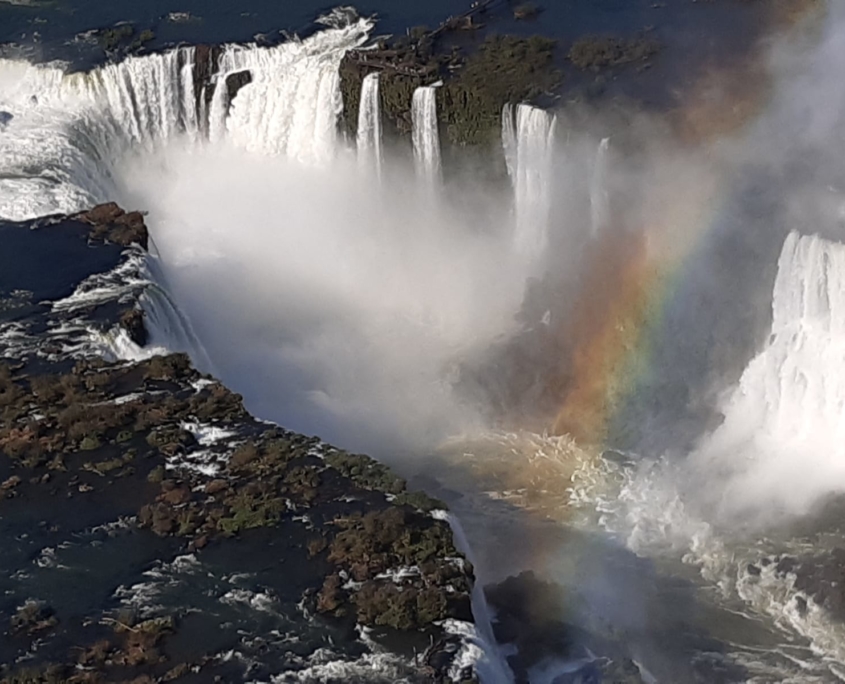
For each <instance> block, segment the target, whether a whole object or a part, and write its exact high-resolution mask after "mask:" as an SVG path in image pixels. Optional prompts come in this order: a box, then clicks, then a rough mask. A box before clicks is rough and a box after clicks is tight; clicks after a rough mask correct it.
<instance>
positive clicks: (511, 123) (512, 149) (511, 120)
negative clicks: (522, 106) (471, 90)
mask: <svg viewBox="0 0 845 684" xmlns="http://www.w3.org/2000/svg"><path fill="white" fill-rule="evenodd" d="M515 117H516V112H515V108H514V106H513V105H512V104H511V103H510V102H507V103H505V106H504V107H502V151H503V152H504V155H505V166H506V168H507V170H508V177H509V178H511V179H514V178H516V164H517V162H516V159H517V156H516V155H517V140H516V120H515Z"/></svg>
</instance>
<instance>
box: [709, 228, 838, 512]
mask: <svg viewBox="0 0 845 684" xmlns="http://www.w3.org/2000/svg"><path fill="white" fill-rule="evenodd" d="M772 315H773V320H772V328H771V334H770V336H769V339H768V342H767V344H766V346H765V348H764V349H763V351H761V352H760V354H758V355H757V357H755V358H754V359H753V360H752V361H751V362H750V363H749V364H748V366H747V368H746V369H745V371H744V372H743V374H742V377H741V379H740V382H739V386H738V387H737V388H736V390H735V391H734V392H733V393H732V395H731V396H730V397H729V398H728V400H727V402H726V405H725V406H724V409H723V410H724V413H725V421H724V423H723V424H722V425H721V426H720V427H719V428H718V429H717V430H716V431H715V432H714V433H713V435H712V437H711V438H710V439H708V440H707V442H706V443H705V444H704V445H703V447H702V449H701V451H700V453H699V454H698V459H699V462H700V464H701V467H702V469H705V470H706V469H712V468H713V464H714V463H716V465H717V468H718V469H720V470H721V471H722V472H725V471H727V472H728V473H730V474H731V475H732V478H733V479H732V484H731V485H730V486H728V487H726V488H725V498H726V504H727V505H729V506H732V507H737V506H741V505H743V503H745V502H747V503H750V504H753V503H759V502H760V501H764V503H767V504H770V503H776V504H779V505H780V506H781V507H783V506H785V507H787V509H789V510H798V511H800V510H803V509H804V508H805V507H806V506H809V505H810V504H811V503H812V502H813V501H814V500H815V499H816V498H817V497H818V496H820V495H822V494H825V493H829V492H842V491H845V421H843V420H842V416H843V415H845V245H843V244H840V243H835V242H830V241H828V240H825V239H822V238H820V237H817V236H799V235H798V233H795V232H793V233H791V234H790V235H789V236H788V237H787V239H786V241H785V243H784V246H783V251H782V252H781V255H780V259H779V261H778V272H777V277H776V280H775V285H774V292H773V299H772ZM770 510H771V509H770Z"/></svg>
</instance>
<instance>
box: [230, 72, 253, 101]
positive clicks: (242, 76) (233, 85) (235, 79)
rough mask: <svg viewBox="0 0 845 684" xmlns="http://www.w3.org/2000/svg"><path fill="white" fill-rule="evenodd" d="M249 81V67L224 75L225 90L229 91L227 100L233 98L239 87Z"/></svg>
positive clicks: (250, 75)
mask: <svg viewBox="0 0 845 684" xmlns="http://www.w3.org/2000/svg"><path fill="white" fill-rule="evenodd" d="M250 83H252V72H250V71H249V69H245V70H244V71H238V72H235V73H234V74H229V75H228V76H227V77H226V90H227V91H228V93H229V102H231V101H232V100H234V99H235V96H236V95H237V94H238V91H239V90H240V89H241V88H243V87H244V86H245V85H249V84H250Z"/></svg>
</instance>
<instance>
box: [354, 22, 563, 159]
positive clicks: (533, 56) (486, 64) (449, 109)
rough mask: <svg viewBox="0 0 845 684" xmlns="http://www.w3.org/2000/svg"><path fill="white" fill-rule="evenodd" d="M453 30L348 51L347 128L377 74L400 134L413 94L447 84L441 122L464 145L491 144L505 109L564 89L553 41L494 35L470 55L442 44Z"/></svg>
mask: <svg viewBox="0 0 845 684" xmlns="http://www.w3.org/2000/svg"><path fill="white" fill-rule="evenodd" d="M455 30H458V29H456V28H454V27H453V28H450V29H446V28H444V27H441V28H440V29H438V30H437V31H434V32H428V33H423V34H422V35H421V36H420V37H418V38H417V39H416V41H415V42H412V43H411V44H410V45H406V44H404V43H402V42H400V43H398V44H390V45H386V44H385V45H383V46H381V49H379V50H377V51H375V52H373V51H360V52H359V51H352V52H349V53H348V54H347V55H346V56H345V57H344V60H343V62H342V63H341V67H340V79H341V92H342V94H343V102H344V121H345V126H346V128H347V131H348V132H349V133H350V134H351V135H354V133H355V131H356V127H357V122H358V108H359V104H360V102H359V101H360V91H361V83H362V81H363V79H364V77H365V76H366V75H367V74H369V73H371V72H372V71H378V72H379V73H380V74H381V80H380V83H379V91H380V95H381V106H382V115H383V117H384V118H385V120H386V122H387V125H388V127H389V128H390V129H392V131H393V132H394V134H398V135H408V134H410V132H411V98H412V96H413V93H414V90H415V89H416V88H417V87H419V86H423V85H430V84H432V83H435V82H436V81H442V82H443V86H442V87H441V88H439V89H438V91H437V110H438V118H439V119H440V121H442V122H443V124H444V126H445V131H446V136H447V139H448V141H449V142H451V143H452V144H454V145H461V146H463V145H480V144H494V143H495V142H497V141H498V136H499V134H500V130H501V112H502V107H503V106H504V105H505V104H507V103H509V102H523V101H530V100H532V99H533V98H536V97H537V96H539V95H541V94H543V93H546V92H549V91H552V90H554V89H555V88H556V87H557V86H558V85H559V84H560V82H561V79H562V75H561V73H560V72H559V71H558V70H557V69H556V68H555V65H554V50H555V45H556V42H555V41H554V40H551V39H548V38H543V37H540V36H533V37H530V38H523V37H516V36H496V35H493V36H489V37H488V38H487V39H486V40H484V41H483V42H482V43H481V44H480V46H479V47H478V48H477V49H475V50H473V51H471V52H470V53H469V54H466V52H465V50H464V49H462V48H460V47H458V46H457V45H452V46H448V44H447V43H446V41H445V37H446V36H448V34H449V32H454V31H455ZM412 37H413V34H412Z"/></svg>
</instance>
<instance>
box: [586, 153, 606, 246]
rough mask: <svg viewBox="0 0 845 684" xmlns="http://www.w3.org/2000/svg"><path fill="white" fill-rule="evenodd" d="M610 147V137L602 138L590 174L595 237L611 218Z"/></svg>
mask: <svg viewBox="0 0 845 684" xmlns="http://www.w3.org/2000/svg"><path fill="white" fill-rule="evenodd" d="M609 148H610V138H602V140H601V142H600V143H599V148H598V151H597V152H596V158H595V161H594V162H593V173H592V175H591V176H590V219H591V221H590V233H591V235H592V236H593V237H595V236H597V235H598V234H599V233H601V232H602V229H603V228H604V227H605V226H606V225H607V222H608V219H609V218H610V194H609V193H608V190H607V153H608V149H609Z"/></svg>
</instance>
